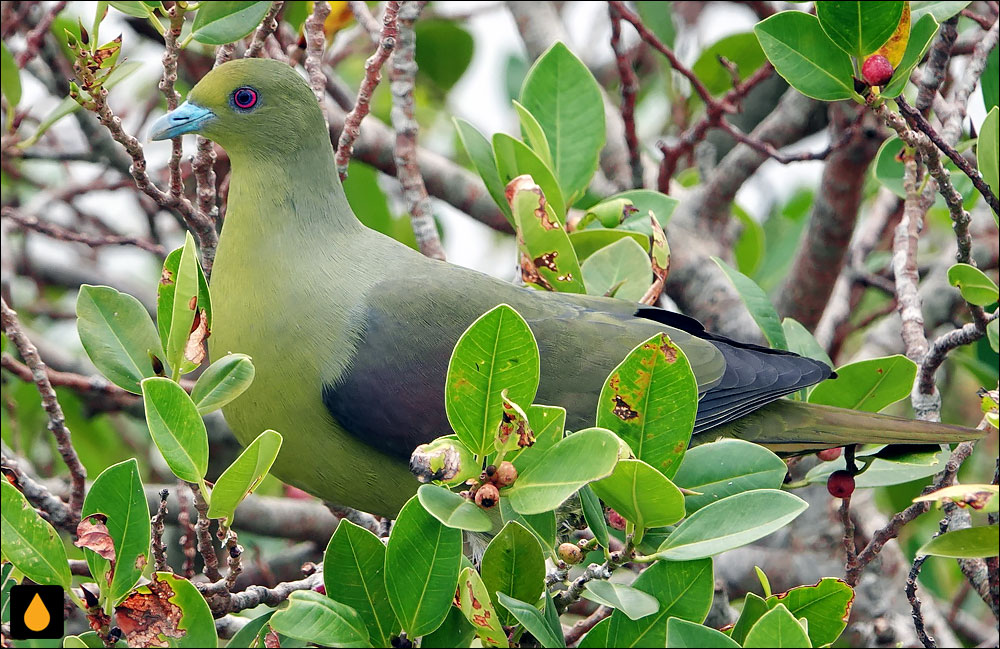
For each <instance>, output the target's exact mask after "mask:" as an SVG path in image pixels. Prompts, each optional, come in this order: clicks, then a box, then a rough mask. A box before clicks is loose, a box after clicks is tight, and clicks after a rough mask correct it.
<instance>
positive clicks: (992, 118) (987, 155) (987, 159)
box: [976, 48, 1000, 301]
mask: <svg viewBox="0 0 1000 649" xmlns="http://www.w3.org/2000/svg"><path fill="white" fill-rule="evenodd" d="M997 49H998V48H994V52H995V51H996V50H997ZM984 92H985V90H984ZM977 142H978V144H977V145H976V159H977V161H978V163H979V173H981V174H982V175H983V180H985V181H986V184H987V185H989V186H990V189H992V190H993V193H994V194H998V193H1000V108H998V107H997V106H993V108H992V109H990V112H989V114H987V115H986V119H985V120H983V126H982V128H981V129H980V131H979V140H977ZM993 218H994V219H996V218H997V213H996V212H994V213H993ZM995 300H996V298H994V301H995Z"/></svg>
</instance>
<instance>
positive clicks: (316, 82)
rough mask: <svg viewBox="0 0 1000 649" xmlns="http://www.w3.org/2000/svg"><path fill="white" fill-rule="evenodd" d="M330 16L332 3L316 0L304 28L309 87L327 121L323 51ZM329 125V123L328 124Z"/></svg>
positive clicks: (305, 63) (325, 0)
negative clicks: (324, 29) (324, 26)
mask: <svg viewBox="0 0 1000 649" xmlns="http://www.w3.org/2000/svg"><path fill="white" fill-rule="evenodd" d="M329 15H330V3H329V2H327V0H316V2H315V3H313V12H312V13H311V14H310V15H309V17H308V18H306V23H305V27H304V31H305V37H306V59H305V62H304V65H305V68H306V74H308V75H309V85H310V86H311V87H312V90H313V94H315V95H316V101H318V102H319V106H320V108H322V109H323V120H324V121H326V120H327V117H326V108H325V104H326V102H325V101H324V98H325V97H326V74H324V72H323V49H324V48H325V46H326V33H325V32H324V31H323V24H324V23H325V22H326V17H327V16H329ZM327 123H328V122H327Z"/></svg>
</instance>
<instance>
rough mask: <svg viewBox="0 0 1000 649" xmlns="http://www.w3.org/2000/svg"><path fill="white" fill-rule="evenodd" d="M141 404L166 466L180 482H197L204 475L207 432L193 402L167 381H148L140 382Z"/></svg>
mask: <svg viewBox="0 0 1000 649" xmlns="http://www.w3.org/2000/svg"><path fill="white" fill-rule="evenodd" d="M142 403H143V406H144V408H145V410H146V424H147V425H148V426H149V433H150V435H152V437H153V442H154V443H155V444H156V448H158V449H160V454H161V455H163V459H164V460H165V461H166V463H167V466H168V467H170V470H171V471H172V472H173V474H174V475H175V476H177V477H178V478H180V479H181V480H185V481H187V482H201V481H202V479H203V478H204V477H205V472H206V471H208V432H207V431H206V430H205V422H204V421H202V420H201V415H199V414H198V408H197V406H195V405H194V401H191V397H189V396H188V394H187V392H185V391H184V388H182V387H181V386H180V385H178V384H176V383H174V382H173V381H171V380H170V379H164V378H151V379H145V380H144V381H143V382H142Z"/></svg>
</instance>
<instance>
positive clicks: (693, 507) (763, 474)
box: [674, 439, 788, 515]
mask: <svg viewBox="0 0 1000 649" xmlns="http://www.w3.org/2000/svg"><path fill="white" fill-rule="evenodd" d="M787 472H788V467H787V466H785V463H784V461H783V460H782V459H781V458H780V457H778V456H777V455H775V454H774V453H772V452H771V451H769V450H767V449H766V448H764V447H763V446H759V445H757V444H752V443H750V442H745V441H743V440H740V439H720V440H718V441H716V442H711V443H708V444H701V445H700V446H695V447H694V448H692V449H690V450H689V451H688V452H687V454H686V455H685V456H684V461H683V462H682V463H681V468H680V469H678V471H677V475H675V476H674V482H676V484H677V485H679V486H681V487H684V488H685V489H690V490H691V491H697V492H698V493H699V494H701V495H700V496H686V497H685V506H686V508H687V512H688V514H689V515H690V514H693V513H694V512H696V511H698V510H699V509H701V508H702V507H705V506H706V505H709V504H711V503H713V502H717V501H719V500H722V499H723V498H727V497H729V496H732V495H734V494H737V493H742V492H744V491H752V490H755V489H779V488H781V485H782V483H784V480H785V473H787Z"/></svg>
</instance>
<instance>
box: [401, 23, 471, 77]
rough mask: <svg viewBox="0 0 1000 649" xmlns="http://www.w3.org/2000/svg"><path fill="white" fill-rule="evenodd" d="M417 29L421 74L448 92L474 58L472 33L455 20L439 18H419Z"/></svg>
mask: <svg viewBox="0 0 1000 649" xmlns="http://www.w3.org/2000/svg"><path fill="white" fill-rule="evenodd" d="M414 32H415V33H416V39H417V41H416V53H415V59H416V63H417V69H418V70H419V73H420V75H421V76H426V77H427V78H428V79H430V80H431V81H432V82H434V85H436V86H437V87H438V88H439V89H441V90H443V91H445V92H447V91H448V90H451V87H452V86H454V85H455V84H456V83H458V80H459V79H461V78H462V75H463V74H465V71H466V70H467V69H468V68H469V63H471V62H472V54H473V50H474V48H475V43H474V42H473V40H472V35H470V34H469V32H467V31H466V30H465V29H463V28H462V27H461V26H460V25H459V24H458V23H457V22H455V21H454V20H443V19H439V18H429V19H424V20H418V21H417V22H416V24H415V25H414Z"/></svg>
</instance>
